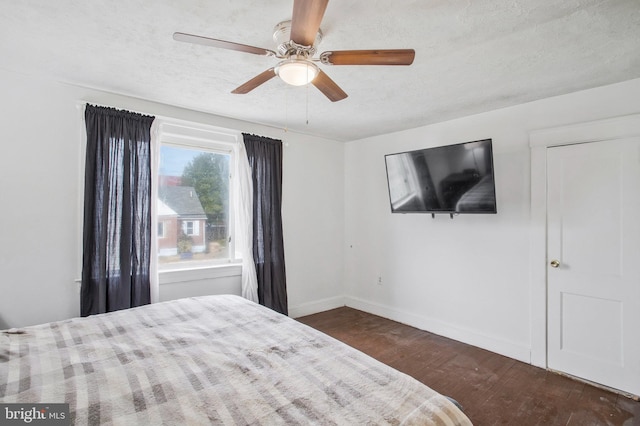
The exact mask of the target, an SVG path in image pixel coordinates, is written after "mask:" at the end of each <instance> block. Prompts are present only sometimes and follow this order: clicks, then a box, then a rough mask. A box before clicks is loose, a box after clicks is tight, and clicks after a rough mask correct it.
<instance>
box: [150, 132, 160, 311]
mask: <svg viewBox="0 0 640 426" xmlns="http://www.w3.org/2000/svg"><path fill="white" fill-rule="evenodd" d="M159 168H160V123H159V120H155V121H154V122H153V124H152V125H151V259H150V264H149V281H150V283H151V288H150V289H151V303H157V302H159V301H160V278H159V276H158V215H157V212H158V210H157V209H158V170H159Z"/></svg>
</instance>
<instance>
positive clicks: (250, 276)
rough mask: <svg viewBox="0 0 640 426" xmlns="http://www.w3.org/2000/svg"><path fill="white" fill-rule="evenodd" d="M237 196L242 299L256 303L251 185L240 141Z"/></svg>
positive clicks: (237, 247)
mask: <svg viewBox="0 0 640 426" xmlns="http://www.w3.org/2000/svg"><path fill="white" fill-rule="evenodd" d="M236 147H237V149H236V153H237V155H236V159H237V160H236V162H237V166H238V167H237V170H238V177H237V179H235V185H236V194H237V196H238V203H237V208H236V210H235V212H236V213H235V229H236V231H235V233H236V238H235V242H236V251H238V252H239V255H240V256H241V257H242V297H244V298H245V299H249V300H251V301H253V302H256V303H258V278H257V276H256V265H255V264H254V263H253V183H252V179H251V168H250V167H249V160H248V158H247V151H246V149H245V147H244V143H243V142H242V140H240V141H239V143H238V144H237V145H236Z"/></svg>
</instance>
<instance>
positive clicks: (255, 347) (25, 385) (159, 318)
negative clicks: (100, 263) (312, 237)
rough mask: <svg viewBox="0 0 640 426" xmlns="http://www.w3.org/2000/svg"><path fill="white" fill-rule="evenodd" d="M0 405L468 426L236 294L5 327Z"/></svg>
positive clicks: (114, 417)
mask: <svg viewBox="0 0 640 426" xmlns="http://www.w3.org/2000/svg"><path fill="white" fill-rule="evenodd" d="M0 402H3V403H13V402H23V403H61V402H66V403H69V404H70V414H71V418H72V421H73V423H74V424H78V425H85V424H91V425H97V424H114V425H158V424H168V425H199V424H203V425H208V424H243V425H244V424H252V425H273V424H318V425H360V424H401V423H405V424H425V425H431V424H433V425H469V424H471V423H470V422H469V420H468V419H467V418H466V417H465V415H464V414H462V412H460V411H459V410H458V409H457V408H456V407H455V406H454V405H453V404H452V403H451V402H450V401H449V400H447V399H446V398H445V397H443V396H442V395H440V394H438V393H436V392H435V391H433V390H431V389H430V388H428V387H427V386H424V385H423V384H421V383H419V382H418V381H416V380H414V379H413V378H411V377H409V376H407V375H405V374H403V373H400V372H398V371H397V370H394V369H392V368H391V367H388V366H386V365H384V364H382V363H380V362H378V361H376V360H374V359H373V358H370V357H369V356H367V355H365V354H363V353H361V352H359V351H357V350H355V349H353V348H351V347H349V346H347V345H345V344H343V343H341V342H339V341H337V340H334V339H333V338H331V337H329V336H327V335H325V334H323V333H320V332H318V331H317V330H314V329H312V328H310V327H307V326H306V325H303V324H300V323H298V322H297V321H295V320H292V319H290V318H288V317H286V316H283V315H280V314H277V313H275V312H273V311H271V310H269V309H267V308H264V307H262V306H260V305H257V304H255V303H252V302H249V301H247V300H245V299H242V298H240V297H237V296H208V297H200V298H190V299H181V300H177V301H172V302H165V303H158V304H154V305H148V306H144V307H140V308H135V309H128V310H125V311H118V312H112V313H108V314H103V315H96V316H93V317H89V318H76V319H71V320H66V321H60V322H53V323H49V324H42V325H38V326H32V327H26V328H23V329H20V330H6V331H4V332H0Z"/></svg>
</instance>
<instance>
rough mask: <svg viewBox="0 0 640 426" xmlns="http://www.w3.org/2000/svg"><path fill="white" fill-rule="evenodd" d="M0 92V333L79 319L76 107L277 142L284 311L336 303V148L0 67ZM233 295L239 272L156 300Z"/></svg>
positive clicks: (340, 184)
mask: <svg viewBox="0 0 640 426" xmlns="http://www.w3.org/2000/svg"><path fill="white" fill-rule="evenodd" d="M0 93H2V97H0V117H1V120H2V122H1V123H2V126H1V129H2V133H0V135H1V136H0V138H1V139H0V147H1V151H0V152H1V154H0V236H1V243H0V329H2V328H8V327H20V326H25V325H30V324H36V323H42V322H47V321H53V320H59V319H64V318H69V317H73V316H77V315H78V314H79V294H78V285H77V283H75V282H74V281H75V279H77V278H78V277H79V274H80V267H79V262H80V250H79V245H80V244H81V237H80V232H81V221H82V217H81V213H80V212H81V207H80V204H79V203H81V192H82V188H81V187H82V184H81V182H82V175H83V170H81V168H80V166H79V165H80V163H81V158H80V157H81V136H82V132H83V131H84V129H83V128H82V123H81V114H82V111H81V110H79V109H78V107H77V105H78V102H79V101H87V102H90V103H95V104H100V105H109V106H113V107H116V108H122V109H129V110H133V111H139V112H144V113H148V114H152V115H158V116H166V117H172V118H177V119H182V120H188V121H194V122H199V123H205V124H210V125H214V126H218V127H224V128H227V129H234V130H239V131H243V132H248V133H255V134H259V135H264V136H268V137H272V138H278V139H282V140H283V142H284V143H285V148H284V159H283V173H284V184H283V222H284V234H285V235H284V239H285V256H286V268H287V281H288V282H287V284H288V292H289V306H290V309H291V310H292V311H293V312H300V313H307V311H309V309H317V308H318V306H320V307H325V306H328V307H334V305H335V306H339V305H341V304H342V303H343V298H342V297H341V296H342V294H343V293H342V281H341V280H342V277H343V274H342V265H343V249H342V248H343V244H342V243H343V241H344V230H343V229H344V228H343V225H344V144H343V143H341V142H336V141H332V140H327V139H322V138H316V137H310V136H305V135H300V134H296V133H291V132H284V131H282V130H279V129H274V128H269V127H265V126H260V125H256V124H251V123H246V122H241V121H237V120H232V119H228V118H223V117H218V116H213V115H209V114H203V113H197V112H194V111H189V110H185V109H180V108H176V107H171V106H167V105H160V104H155V103H152V102H146V101H143V100H139V99H133V98H129V97H125V96H120V95H115V94H109V93H104V92H100V91H96V90H92V89H87V88H80V87H75V86H71V85H67V84H60V83H56V82H51V81H44V80H41V79H38V78H34V77H31V76H25V75H18V74H13V73H9V72H6V71H3V70H0ZM248 101H250V100H248ZM168 281H170V280H168ZM239 289H240V279H239V276H238V275H235V276H233V275H231V276H229V275H228V274H222V275H221V276H219V277H218V278H217V279H200V278H199V279H197V280H194V281H193V282H190V283H175V282H173V283H169V282H167V280H165V284H162V285H161V289H160V298H161V299H162V300H167V299H172V298H176V297H182V296H192V295H200V294H215V293H229V292H232V293H234V292H235V293H238V294H239V291H240V290H239ZM319 300H320V301H321V303H320V304H319V305H318V303H317V302H318V301H319Z"/></svg>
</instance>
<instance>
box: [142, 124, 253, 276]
mask: <svg viewBox="0 0 640 426" xmlns="http://www.w3.org/2000/svg"><path fill="white" fill-rule="evenodd" d="M157 132H158V134H157V137H156V149H157V155H156V157H157V160H156V161H157V166H156V168H155V170H154V172H153V174H154V176H152V181H155V182H156V184H155V190H154V193H155V195H154V201H153V202H154V203H156V204H157V200H158V189H159V177H160V153H161V149H162V146H172V147H176V148H183V149H192V150H200V151H205V152H211V153H214V154H223V155H228V156H229V180H228V182H229V217H228V238H227V242H228V252H229V253H228V257H226V258H223V259H212V260H209V261H202V262H197V264H193V265H191V266H190V267H189V266H187V267H185V265H184V264H182V265H181V264H180V263H179V262H177V263H176V264H175V265H171V266H169V265H167V266H165V267H161V266H160V263H159V262H158V273H159V275H160V277H161V278H160V284H162V283H163V282H164V281H165V279H163V278H162V277H163V276H165V277H166V278H169V277H171V279H170V281H171V282H181V281H190V279H189V278H187V277H188V276H191V275H193V274H194V273H196V274H198V273H199V272H198V271H206V270H212V269H219V268H225V267H230V266H233V267H234V268H237V266H238V265H240V264H241V263H242V259H241V258H240V257H239V253H238V252H237V250H236V247H235V229H236V228H235V226H236V224H235V219H236V218H235V213H236V212H235V210H236V204H237V202H238V199H239V197H238V194H237V193H236V191H237V185H236V183H235V175H236V172H237V161H238V160H237V156H238V143H239V138H240V136H241V134H240V133H239V132H233V131H229V130H226V129H219V128H215V127H213V126H207V125H202V124H198V123H192V122H177V121H173V120H172V121H168V120H159V123H158V128H157ZM153 220H154V221H158V215H157V208H154V218H153ZM191 222H194V221H191ZM198 222H200V221H198ZM193 226H194V227H195V223H193ZM198 226H200V225H199V224H198ZM205 228H206V225H205ZM205 231H206V230H205ZM153 255H154V256H156V258H157V256H158V251H157V250H156V252H155V253H154V254H153ZM234 270H235V269H234ZM181 276H184V277H185V278H184V279H181V278H180V277H181Z"/></svg>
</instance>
